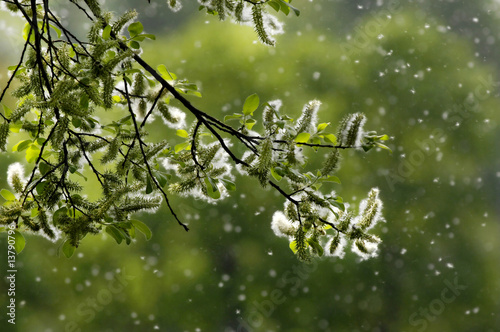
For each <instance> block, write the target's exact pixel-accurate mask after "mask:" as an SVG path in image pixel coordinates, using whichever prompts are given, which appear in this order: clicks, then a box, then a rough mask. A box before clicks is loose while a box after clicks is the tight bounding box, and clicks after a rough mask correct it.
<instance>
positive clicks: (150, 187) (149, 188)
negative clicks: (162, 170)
mask: <svg viewBox="0 0 500 332" xmlns="http://www.w3.org/2000/svg"><path fill="white" fill-rule="evenodd" d="M152 192H153V185H152V184H151V178H150V177H149V176H148V179H147V180H146V195H147V194H151V193H152Z"/></svg>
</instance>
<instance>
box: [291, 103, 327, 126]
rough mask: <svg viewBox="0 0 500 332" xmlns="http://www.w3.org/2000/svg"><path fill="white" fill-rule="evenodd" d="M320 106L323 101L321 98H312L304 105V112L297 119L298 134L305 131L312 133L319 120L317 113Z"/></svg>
mask: <svg viewBox="0 0 500 332" xmlns="http://www.w3.org/2000/svg"><path fill="white" fill-rule="evenodd" d="M320 106H321V102H320V101H319V100H312V101H310V102H308V103H307V104H306V105H305V106H304V109H303V110H302V114H301V116H300V118H299V119H298V120H297V126H296V127H295V130H296V131H297V134H300V133H304V132H309V133H310V132H312V131H313V130H314V129H315V128H316V124H317V122H318V116H317V115H318V110H319V107H320Z"/></svg>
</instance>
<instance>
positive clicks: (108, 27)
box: [102, 25, 111, 40]
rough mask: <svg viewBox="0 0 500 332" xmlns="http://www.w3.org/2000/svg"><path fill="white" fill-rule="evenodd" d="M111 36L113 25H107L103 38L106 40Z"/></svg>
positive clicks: (103, 31)
mask: <svg viewBox="0 0 500 332" xmlns="http://www.w3.org/2000/svg"><path fill="white" fill-rule="evenodd" d="M110 36H111V25H106V27H105V28H104V29H103V30H102V38H103V39H104V40H108V39H109V37H110Z"/></svg>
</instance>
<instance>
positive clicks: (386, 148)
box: [375, 142, 392, 152]
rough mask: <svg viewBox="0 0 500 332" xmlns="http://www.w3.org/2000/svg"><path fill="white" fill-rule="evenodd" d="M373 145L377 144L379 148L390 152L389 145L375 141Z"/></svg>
mask: <svg viewBox="0 0 500 332" xmlns="http://www.w3.org/2000/svg"><path fill="white" fill-rule="evenodd" d="M375 145H376V146H378V147H379V148H382V149H385V150H388V151H389V152H392V150H391V148H390V147H388V146H387V145H385V144H382V143H378V142H375Z"/></svg>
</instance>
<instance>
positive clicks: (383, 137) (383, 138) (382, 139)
mask: <svg viewBox="0 0 500 332" xmlns="http://www.w3.org/2000/svg"><path fill="white" fill-rule="evenodd" d="M388 139H389V136H388V135H382V137H380V138H379V140H381V141H387V140H388Z"/></svg>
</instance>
